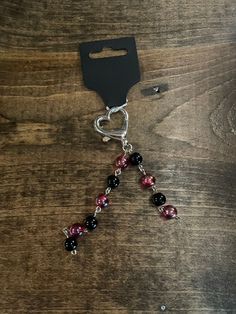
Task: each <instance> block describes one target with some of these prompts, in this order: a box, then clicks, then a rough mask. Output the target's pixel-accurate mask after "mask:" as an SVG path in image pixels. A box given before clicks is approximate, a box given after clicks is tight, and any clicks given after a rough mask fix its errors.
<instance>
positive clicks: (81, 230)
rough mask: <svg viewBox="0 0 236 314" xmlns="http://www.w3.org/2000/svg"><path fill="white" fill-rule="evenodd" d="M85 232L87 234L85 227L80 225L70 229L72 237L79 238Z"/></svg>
mask: <svg viewBox="0 0 236 314" xmlns="http://www.w3.org/2000/svg"><path fill="white" fill-rule="evenodd" d="M84 232H86V228H85V226H83V225H81V224H79V223H76V224H73V225H72V226H71V227H70V228H69V234H70V236H74V237H78V236H81V235H82V234H83V233H84Z"/></svg>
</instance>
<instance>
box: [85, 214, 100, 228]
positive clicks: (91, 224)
mask: <svg viewBox="0 0 236 314" xmlns="http://www.w3.org/2000/svg"><path fill="white" fill-rule="evenodd" d="M97 225H98V221H97V219H96V218H95V217H94V215H89V216H87V217H86V219H85V226H86V228H87V229H88V230H89V231H92V230H94V229H95V228H96V227H97Z"/></svg>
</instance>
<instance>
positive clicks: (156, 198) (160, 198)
mask: <svg viewBox="0 0 236 314" xmlns="http://www.w3.org/2000/svg"><path fill="white" fill-rule="evenodd" d="M152 202H153V204H154V205H156V206H161V205H163V204H165V202H166V197H165V195H164V194H162V193H155V194H153V195H152Z"/></svg>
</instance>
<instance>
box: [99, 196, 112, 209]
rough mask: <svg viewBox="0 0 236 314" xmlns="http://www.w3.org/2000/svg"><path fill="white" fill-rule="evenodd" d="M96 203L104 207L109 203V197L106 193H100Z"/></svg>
mask: <svg viewBox="0 0 236 314" xmlns="http://www.w3.org/2000/svg"><path fill="white" fill-rule="evenodd" d="M96 205H97V206H99V207H101V208H104V207H107V206H108V205H109V199H108V197H107V196H106V195H105V194H99V195H98V197H97V198H96Z"/></svg>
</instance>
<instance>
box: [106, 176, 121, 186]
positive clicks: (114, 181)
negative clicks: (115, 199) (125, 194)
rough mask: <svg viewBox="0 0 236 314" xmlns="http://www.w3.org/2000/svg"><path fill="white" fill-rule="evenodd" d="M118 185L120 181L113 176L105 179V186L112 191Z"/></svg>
mask: <svg viewBox="0 0 236 314" xmlns="http://www.w3.org/2000/svg"><path fill="white" fill-rule="evenodd" d="M119 184H120V179H119V178H118V177H117V176H115V175H114V174H112V175H110V176H109V177H107V185H108V186H109V187H110V188H112V189H114V188H117V187H118V185H119Z"/></svg>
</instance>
